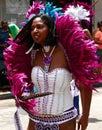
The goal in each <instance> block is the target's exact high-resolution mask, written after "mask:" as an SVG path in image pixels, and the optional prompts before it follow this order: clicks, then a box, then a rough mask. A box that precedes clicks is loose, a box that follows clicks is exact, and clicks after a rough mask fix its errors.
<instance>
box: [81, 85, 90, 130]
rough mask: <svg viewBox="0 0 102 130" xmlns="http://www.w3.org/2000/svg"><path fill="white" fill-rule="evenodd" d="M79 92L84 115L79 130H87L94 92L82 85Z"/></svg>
mask: <svg viewBox="0 0 102 130" xmlns="http://www.w3.org/2000/svg"><path fill="white" fill-rule="evenodd" d="M79 90H80V96H81V103H82V115H81V117H80V118H79V121H78V130H86V128H87V126H88V118H89V113H90V106H91V100H92V90H91V89H90V88H86V87H85V86H82V85H80V86H79Z"/></svg>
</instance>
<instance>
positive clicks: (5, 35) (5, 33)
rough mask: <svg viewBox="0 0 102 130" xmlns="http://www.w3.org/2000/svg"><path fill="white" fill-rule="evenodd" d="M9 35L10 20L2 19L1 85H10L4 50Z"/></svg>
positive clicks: (0, 36)
mask: <svg viewBox="0 0 102 130" xmlns="http://www.w3.org/2000/svg"><path fill="white" fill-rule="evenodd" d="M9 37H10V32H9V29H8V22H7V21H6V20H2V21H1V28H0V86H4V85H8V80H7V78H6V76H7V74H6V68H5V65H4V56H3V51H4V49H5V48H6V47H7V46H8V44H7V40H8V38H9Z"/></svg>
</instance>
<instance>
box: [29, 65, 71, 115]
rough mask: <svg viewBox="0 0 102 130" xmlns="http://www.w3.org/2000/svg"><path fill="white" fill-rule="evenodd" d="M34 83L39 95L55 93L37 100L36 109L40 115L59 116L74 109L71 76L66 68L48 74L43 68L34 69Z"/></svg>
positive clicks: (32, 75)
mask: <svg viewBox="0 0 102 130" xmlns="http://www.w3.org/2000/svg"><path fill="white" fill-rule="evenodd" d="M31 78H32V82H33V83H34V85H35V86H36V87H37V91H38V93H42V92H53V93H54V94H51V95H48V96H44V97H39V98H36V99H35V101H37V102H39V103H38V104H37V106H36V107H34V109H36V110H37V111H39V113H40V114H59V113H63V112H64V111H65V110H68V109H70V108H71V107H73V100H72V95H71V92H70V81H71V74H70V73H69V71H67V70H66V69H64V68H56V69H54V70H52V71H51V72H48V73H46V72H45V71H44V70H43V69H42V68H41V67H39V66H37V67H33V69H32V73H31Z"/></svg>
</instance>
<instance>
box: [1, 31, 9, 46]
mask: <svg viewBox="0 0 102 130" xmlns="http://www.w3.org/2000/svg"><path fill="white" fill-rule="evenodd" d="M8 38H9V31H7V32H4V31H2V29H0V44H5V43H6V41H7V40H8Z"/></svg>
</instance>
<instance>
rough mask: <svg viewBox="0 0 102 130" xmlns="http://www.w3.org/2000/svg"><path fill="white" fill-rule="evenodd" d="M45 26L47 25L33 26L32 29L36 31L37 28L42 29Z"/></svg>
mask: <svg viewBox="0 0 102 130" xmlns="http://www.w3.org/2000/svg"><path fill="white" fill-rule="evenodd" d="M44 27H45V26H44V25H37V26H32V27H31V31H34V30H35V29H36V30H40V29H43V28H44Z"/></svg>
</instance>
